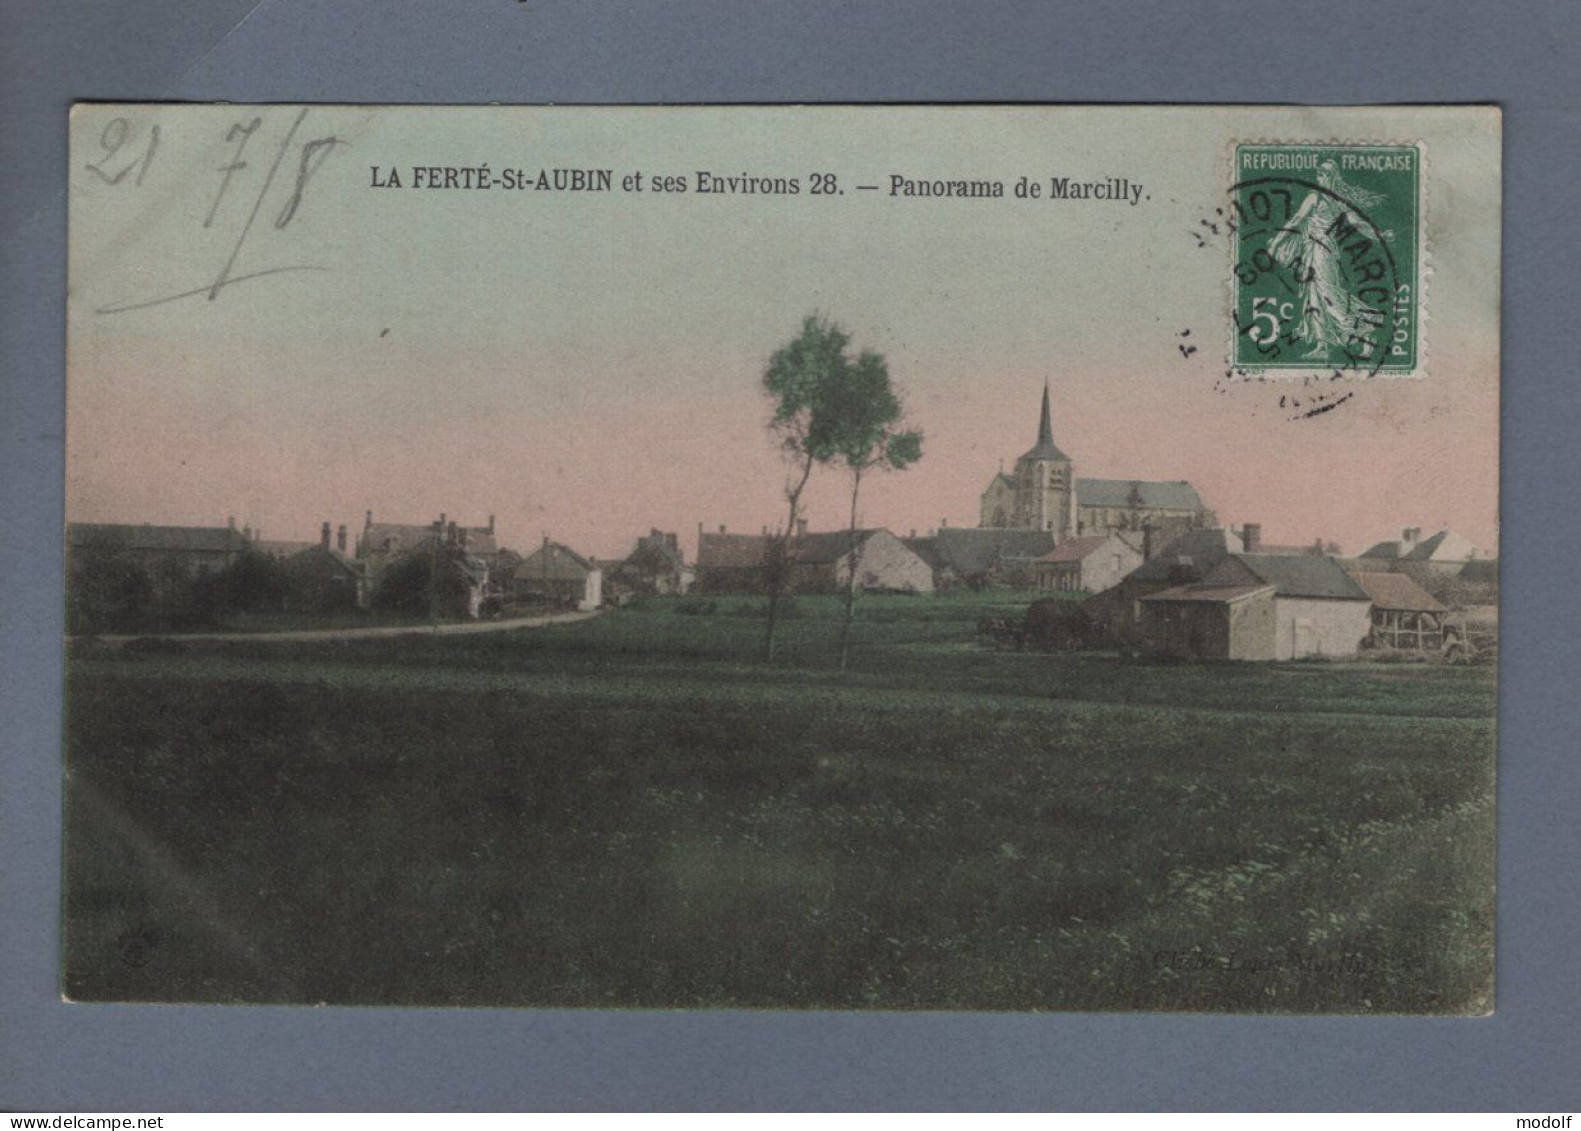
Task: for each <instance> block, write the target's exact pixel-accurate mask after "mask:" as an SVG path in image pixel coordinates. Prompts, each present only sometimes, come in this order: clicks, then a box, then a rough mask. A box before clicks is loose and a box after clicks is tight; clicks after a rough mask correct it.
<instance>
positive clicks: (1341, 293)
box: [1268, 160, 1390, 358]
mask: <svg viewBox="0 0 1581 1131" xmlns="http://www.w3.org/2000/svg"><path fill="white" fill-rule="evenodd" d="M1317 180H1318V184H1319V185H1320V186H1322V188H1323V189H1325V190H1327V191H1324V192H1318V191H1313V192H1309V193H1307V195H1306V199H1305V200H1303V201H1302V202H1301V206H1300V207H1299V208H1297V209H1296V213H1295V215H1294V216H1292V217H1291V218H1290V222H1289V223H1288V224H1286V225H1285V226H1284V227H1283V228H1281V229H1280V230H1279V231H1278V232H1277V233H1276V234H1275V235H1274V237H1273V238H1272V239H1270V240H1269V241H1268V252H1269V254H1270V255H1272V256H1273V257H1274V260H1275V261H1276V262H1277V263H1279V264H1280V265H1281V266H1284V267H1291V268H1293V269H1294V270H1295V273H1296V280H1297V282H1298V283H1299V284H1300V286H1301V288H1302V293H1301V304H1302V313H1301V321H1300V322H1299V323H1298V324H1297V326H1296V329H1295V336H1296V338H1297V339H1298V340H1301V341H1309V342H1311V343H1312V348H1311V350H1309V351H1308V352H1307V355H1306V356H1307V357H1313V358H1322V357H1327V356H1328V354H1329V349H1330V347H1332V346H1341V345H1343V344H1344V343H1345V342H1349V341H1351V340H1353V339H1354V338H1356V337H1359V336H1363V335H1364V327H1363V325H1362V323H1361V322H1360V321H1359V320H1358V315H1359V314H1360V313H1361V312H1362V310H1364V309H1365V308H1360V309H1358V307H1359V304H1358V303H1357V302H1356V298H1355V296H1354V295H1353V294H1352V293H1351V291H1350V289H1349V288H1348V287H1347V286H1346V285H1345V284H1346V279H1345V267H1344V263H1343V261H1342V260H1341V259H1340V257H1339V248H1338V246H1337V244H1336V243H1335V241H1334V240H1333V238H1332V235H1331V231H1332V229H1333V227H1334V225H1335V224H1336V223H1337V222H1339V221H1341V220H1343V219H1344V216H1345V212H1346V210H1347V209H1346V203H1347V202H1348V203H1349V204H1350V205H1351V206H1353V207H1356V208H1371V207H1372V206H1373V205H1375V204H1378V203H1379V202H1380V201H1382V200H1383V197H1382V196H1380V195H1379V194H1377V193H1374V192H1369V191H1367V190H1366V189H1363V188H1358V187H1357V186H1355V185H1352V184H1349V183H1347V182H1346V181H1345V180H1344V178H1342V177H1341V176H1340V175H1339V169H1338V166H1336V164H1335V163H1334V162H1333V161H1332V160H1329V161H1325V162H1323V164H1322V165H1321V166H1319V168H1318V174H1317ZM1389 234H1390V233H1387V232H1385V233H1383V236H1384V237H1385V238H1387V237H1388V236H1389ZM1303 267H1304V268H1305V270H1303V269H1302V268H1303Z"/></svg>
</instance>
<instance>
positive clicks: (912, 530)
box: [911, 526, 917, 538]
mask: <svg viewBox="0 0 1581 1131" xmlns="http://www.w3.org/2000/svg"><path fill="white" fill-rule="evenodd" d="M911 536H912V537H913V538H915V537H916V536H917V528H916V527H915V526H913V527H912V528H911Z"/></svg>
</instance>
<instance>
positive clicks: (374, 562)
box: [356, 511, 499, 590]
mask: <svg viewBox="0 0 1581 1131" xmlns="http://www.w3.org/2000/svg"><path fill="white" fill-rule="evenodd" d="M434 539H438V540H440V541H449V542H451V543H454V544H456V545H459V546H461V547H462V548H463V549H465V550H466V552H467V553H469V554H471V555H472V556H473V557H475V558H477V559H479V560H480V561H482V562H483V564H484V565H485V566H488V567H489V568H490V569H492V568H493V567H494V565H495V563H496V561H497V560H498V558H499V543H498V542H497V541H496V539H495V535H494V516H493V515H489V521H488V525H487V526H460V525H458V524H457V523H454V522H452V521H450V518H449V515H447V514H441V515H440V516H439V521H438V523H426V524H424V523H407V522H374V521H373V512H372V511H367V512H365V516H364V521H363V527H362V534H361V535H360V536H359V537H358V538H357V555H356V556H357V560H358V561H360V562H362V563H363V568H364V569H365V571H366V573H367V577H368V584H369V585H370V586H371V587H372V588H373V589H374V590H377V589H378V587H379V580H380V578H381V577H382V576H383V574H384V571H385V570H386V569H388V568H389V567H390V565H391V564H392V563H394V562H396V561H398V560H400V559H401V558H402V557H404V556H405V555H407V554H410V553H413V552H414V551H416V550H419V549H421V548H423V547H426V546H428V545H429V544H430V543H431V541H433V540H434Z"/></svg>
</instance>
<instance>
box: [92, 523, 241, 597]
mask: <svg viewBox="0 0 1581 1131" xmlns="http://www.w3.org/2000/svg"><path fill="white" fill-rule="evenodd" d="M250 536H251V531H250V530H247V529H245V528H244V529H242V530H238V529H237V528H236V520H235V519H234V518H232V519H230V520H229V522H228V523H227V524H226V525H225V526H153V525H150V524H149V523H141V524H135V523H108V522H71V523H67V524H66V548H67V553H68V555H69V557H70V558H71V559H75V560H77V561H79V562H80V561H83V560H86V559H87V558H89V557H93V556H99V557H113V558H115V559H116V560H118V561H120V562H123V563H125V564H127V565H131V566H134V567H136V568H137V569H139V570H141V571H142V572H143V574H144V575H145V576H146V577H147V578H148V581H149V583H150V584H151V586H152V588H153V591H154V592H155V593H156V594H159V593H163V592H164V591H166V590H167V589H168V588H170V587H171V586H172V585H174V584H177V583H184V582H187V581H192V580H194V579H197V578H200V577H207V576H209V575H211V574H215V573H219V572H220V571H221V570H223V569H225V568H226V567H227V566H229V565H230V564H231V563H232V562H234V561H235V560H236V559H237V558H238V557H239V556H240V555H241V554H242V553H243V551H245V550H247V549H248V547H249V544H250V540H251V539H250Z"/></svg>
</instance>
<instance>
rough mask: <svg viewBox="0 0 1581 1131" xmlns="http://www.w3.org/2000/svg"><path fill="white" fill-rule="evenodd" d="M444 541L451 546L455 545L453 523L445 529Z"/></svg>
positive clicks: (454, 525) (454, 526)
mask: <svg viewBox="0 0 1581 1131" xmlns="http://www.w3.org/2000/svg"><path fill="white" fill-rule="evenodd" d="M445 541H446V542H449V543H450V544H451V545H452V546H453V545H455V544H456V524H455V523H453V522H452V523H450V524H449V525H448V526H446V527H445Z"/></svg>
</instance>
